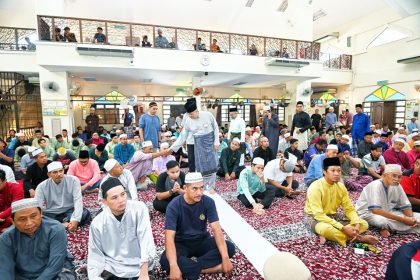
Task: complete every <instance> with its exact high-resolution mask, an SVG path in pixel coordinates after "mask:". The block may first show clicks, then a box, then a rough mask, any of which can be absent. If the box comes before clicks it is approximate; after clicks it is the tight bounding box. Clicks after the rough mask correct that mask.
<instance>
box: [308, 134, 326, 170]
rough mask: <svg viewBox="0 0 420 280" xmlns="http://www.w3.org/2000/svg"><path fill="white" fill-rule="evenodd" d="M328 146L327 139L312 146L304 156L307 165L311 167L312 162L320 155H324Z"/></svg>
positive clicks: (320, 140)
mask: <svg viewBox="0 0 420 280" xmlns="http://www.w3.org/2000/svg"><path fill="white" fill-rule="evenodd" d="M326 146H327V141H326V140H325V139H319V141H318V142H316V143H315V144H313V145H311V146H310V147H309V149H308V150H307V151H306V152H305V155H304V156H303V160H304V162H305V165H306V166H307V167H309V164H310V163H311V160H312V159H313V158H314V157H316V156H318V155H322V154H323V153H324V150H325V147H326Z"/></svg>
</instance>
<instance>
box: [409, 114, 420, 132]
mask: <svg viewBox="0 0 420 280" xmlns="http://www.w3.org/2000/svg"><path fill="white" fill-rule="evenodd" d="M415 128H417V129H419V126H418V125H417V123H416V118H414V117H413V118H411V122H409V123H408V124H407V129H408V133H409V134H411V133H413V129H415Z"/></svg>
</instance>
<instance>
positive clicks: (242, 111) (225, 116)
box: [219, 105, 251, 125]
mask: <svg viewBox="0 0 420 280" xmlns="http://www.w3.org/2000/svg"><path fill="white" fill-rule="evenodd" d="M233 107H237V108H238V114H239V116H241V117H242V118H243V119H244V121H245V123H247V124H248V123H249V122H250V119H251V117H250V115H251V105H243V106H239V105H238V106H236V105H222V123H228V122H230V116H229V108H233ZM219 125H221V124H219Z"/></svg>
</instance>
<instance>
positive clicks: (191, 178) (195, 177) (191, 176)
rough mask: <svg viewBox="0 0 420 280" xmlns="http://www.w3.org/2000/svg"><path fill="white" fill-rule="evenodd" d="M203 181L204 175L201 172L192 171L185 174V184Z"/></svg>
mask: <svg viewBox="0 0 420 280" xmlns="http://www.w3.org/2000/svg"><path fill="white" fill-rule="evenodd" d="M202 181H203V176H202V175H201V173H200V172H190V173H187V174H186V175H185V184H194V183H199V182H202Z"/></svg>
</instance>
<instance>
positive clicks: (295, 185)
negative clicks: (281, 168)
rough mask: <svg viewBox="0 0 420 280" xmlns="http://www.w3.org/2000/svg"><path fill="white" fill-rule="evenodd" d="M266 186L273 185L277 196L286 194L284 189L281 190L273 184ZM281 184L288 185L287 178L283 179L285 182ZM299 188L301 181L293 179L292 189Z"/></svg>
mask: <svg viewBox="0 0 420 280" xmlns="http://www.w3.org/2000/svg"><path fill="white" fill-rule="evenodd" d="M265 185H266V186H271V187H273V188H274V190H275V191H274V193H275V196H276V197H284V196H285V195H286V194H285V192H284V191H283V190H281V189H279V188H276V187H275V186H273V185H270V184H265ZM281 185H282V186H284V187H287V181H286V180H284V181H283V183H281ZM297 188H299V182H298V181H296V180H293V181H292V189H293V190H296V189H297Z"/></svg>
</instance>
